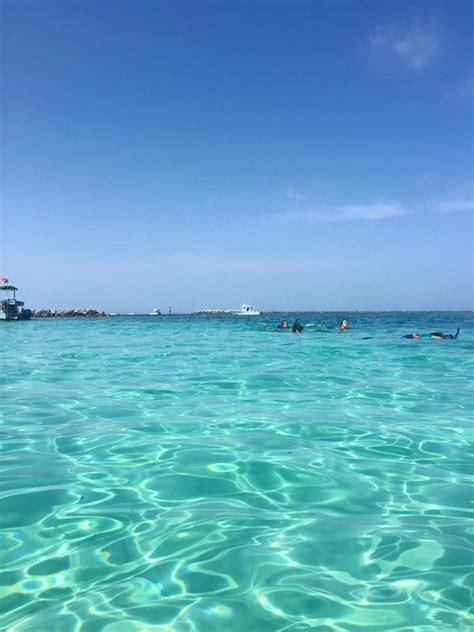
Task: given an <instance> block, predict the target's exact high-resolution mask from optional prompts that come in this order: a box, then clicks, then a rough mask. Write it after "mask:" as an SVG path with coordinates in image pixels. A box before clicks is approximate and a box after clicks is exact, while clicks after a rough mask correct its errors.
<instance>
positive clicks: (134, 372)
mask: <svg viewBox="0 0 474 632" xmlns="http://www.w3.org/2000/svg"><path fill="white" fill-rule="evenodd" d="M281 316H284V315H281ZM281 316H280V315H266V316H262V317H260V318H252V319H250V318H249V319H238V318H199V317H184V316H183V317H179V316H172V317H168V316H164V317H162V318H150V317H130V318H127V317H124V318H109V319H103V320H100V319H99V320H95V319H84V320H77V319H64V320H59V319H58V320H36V321H30V322H27V323H1V333H2V342H3V344H2V348H1V350H0V363H1V367H2V370H1V372H0V398H1V399H0V404H1V408H0V411H1V412H0V414H1V417H0V629H1V630H9V631H12V632H26V631H32V632H33V631H34V632H41V631H43V630H44V631H48V632H51V631H52V630H54V632H63V631H64V632H75V631H81V632H95V631H99V630H100V631H104V632H138V631H141V632H144V631H146V632H164V631H176V632H194V631H199V632H201V631H202V632H214V631H216V632H218V631H219V632H220V631H221V630H228V631H230V632H234V631H235V632H251V631H258V632H260V631H261V632H267V631H272V632H273V631H277V630H282V631H283V630H285V631H291V632H300V631H303V630H318V631H320V632H330V631H336V630H344V631H345V630H347V631H359V632H365V631H374V632H375V631H388V630H398V631H401V630H403V631H405V632H408V631H411V632H415V631H416V632H419V631H421V632H423V631H428V630H441V631H443V632H449V631H456V632H457V631H459V630H461V631H468V630H470V629H472V626H473V622H474V618H473V617H472V615H471V617H470V615H469V609H470V608H472V604H473V601H472V575H473V574H472V567H471V565H472V562H473V557H472V535H473V533H474V526H473V522H472V514H471V513H470V511H469V505H470V501H472V491H471V488H470V486H469V485H470V482H471V474H472V464H473V460H472V439H473V434H472V412H473V411H472V402H473V396H472V395H473V393H472V381H470V375H472V369H473V353H472V351H473V347H474V344H473V343H474V328H473V319H472V315H471V314H466V313H465V314H459V313H458V314H449V313H440V314H399V313H394V314H352V315H349V320H350V323H351V325H352V330H351V331H349V332H346V333H340V332H338V331H337V330H335V329H332V330H330V331H324V330H319V329H318V328H317V327H316V326H312V327H309V328H308V329H307V330H306V331H305V332H304V333H303V334H302V335H300V336H297V335H293V334H291V333H289V332H284V333H277V332H275V331H273V330H272V329H273V326H274V325H276V324H277V323H278V321H279V318H280V317H281ZM338 317H339V315H337V314H332V315H328V314H326V315H324V314H313V315H307V314H306V315H304V316H303V320H304V321H305V322H309V323H312V324H313V325H317V324H318V323H323V322H325V323H329V324H331V325H333V324H335V323H336V322H337V320H338ZM458 324H461V325H462V331H461V335H460V337H459V339H458V340H456V341H431V340H421V341H409V340H402V339H401V338H400V336H401V335H402V334H404V333H407V332H410V331H431V330H433V329H436V328H441V329H443V330H445V331H454V330H455V328H456V326H457V325H458ZM366 336H374V338H372V339H369V340H364V339H363V338H364V337H366ZM471 612H472V611H471Z"/></svg>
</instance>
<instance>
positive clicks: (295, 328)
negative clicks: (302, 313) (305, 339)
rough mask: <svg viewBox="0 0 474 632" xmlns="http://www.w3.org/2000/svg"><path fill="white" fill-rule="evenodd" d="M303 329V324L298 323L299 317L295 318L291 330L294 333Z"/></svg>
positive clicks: (299, 332) (298, 332)
mask: <svg viewBox="0 0 474 632" xmlns="http://www.w3.org/2000/svg"><path fill="white" fill-rule="evenodd" d="M303 329H304V327H303V325H302V324H301V323H300V319H299V318H297V319H296V320H295V322H294V323H293V327H292V329H291V331H292V332H293V333H294V334H301V333H302V331H303Z"/></svg>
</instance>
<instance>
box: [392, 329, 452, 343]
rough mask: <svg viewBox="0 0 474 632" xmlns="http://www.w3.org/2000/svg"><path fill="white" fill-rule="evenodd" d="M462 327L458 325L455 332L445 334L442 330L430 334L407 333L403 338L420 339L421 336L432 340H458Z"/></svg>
mask: <svg viewBox="0 0 474 632" xmlns="http://www.w3.org/2000/svg"><path fill="white" fill-rule="evenodd" d="M460 330H461V327H458V328H457V330H456V333H455V334H444V333H443V332H442V331H432V332H431V333H430V334H405V335H404V336H402V338H408V339H409V340H420V338H431V340H456V338H457V337H458V336H459V332H460Z"/></svg>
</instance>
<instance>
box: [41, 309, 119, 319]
mask: <svg viewBox="0 0 474 632" xmlns="http://www.w3.org/2000/svg"><path fill="white" fill-rule="evenodd" d="M31 316H32V318H69V317H71V316H91V317H95V318H97V317H103V316H107V314H106V313H105V312H99V311H98V310H96V309H32V310H31Z"/></svg>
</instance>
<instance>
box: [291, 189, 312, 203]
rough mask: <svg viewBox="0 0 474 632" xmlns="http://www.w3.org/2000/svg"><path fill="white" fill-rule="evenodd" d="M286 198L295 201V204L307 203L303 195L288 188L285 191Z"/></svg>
mask: <svg viewBox="0 0 474 632" xmlns="http://www.w3.org/2000/svg"><path fill="white" fill-rule="evenodd" d="M286 197H287V198H288V199H289V200H296V201H297V202H307V201H308V198H306V197H304V195H301V194H300V193H297V192H296V190H295V189H294V188H290V189H288V190H287V192H286Z"/></svg>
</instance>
